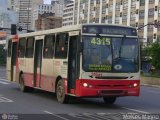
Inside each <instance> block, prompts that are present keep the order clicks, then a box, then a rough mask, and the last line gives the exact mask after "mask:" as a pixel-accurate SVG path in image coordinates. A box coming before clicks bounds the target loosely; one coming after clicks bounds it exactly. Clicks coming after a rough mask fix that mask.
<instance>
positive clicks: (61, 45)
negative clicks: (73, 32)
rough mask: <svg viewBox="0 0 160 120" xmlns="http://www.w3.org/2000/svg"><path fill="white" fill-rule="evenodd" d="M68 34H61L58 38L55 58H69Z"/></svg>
mask: <svg viewBox="0 0 160 120" xmlns="http://www.w3.org/2000/svg"><path fill="white" fill-rule="evenodd" d="M67 51H68V33H60V34H58V35H57V36H56V50H55V58H61V59H65V58H67Z"/></svg>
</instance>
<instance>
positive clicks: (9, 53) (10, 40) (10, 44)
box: [7, 39, 12, 57]
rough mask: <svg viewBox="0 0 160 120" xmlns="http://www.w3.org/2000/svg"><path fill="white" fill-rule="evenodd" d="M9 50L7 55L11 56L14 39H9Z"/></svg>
mask: <svg viewBox="0 0 160 120" xmlns="http://www.w3.org/2000/svg"><path fill="white" fill-rule="evenodd" d="M7 47H8V50H7V57H11V55H12V39H9V40H8V45H7Z"/></svg>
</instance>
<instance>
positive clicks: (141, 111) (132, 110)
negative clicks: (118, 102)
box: [121, 107, 150, 114]
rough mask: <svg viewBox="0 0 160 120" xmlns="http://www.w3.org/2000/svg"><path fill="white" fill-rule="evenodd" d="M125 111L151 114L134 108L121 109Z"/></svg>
mask: <svg viewBox="0 0 160 120" xmlns="http://www.w3.org/2000/svg"><path fill="white" fill-rule="evenodd" d="M121 108H123V109H127V110H131V111H134V112H140V113H144V114H150V113H149V112H145V111H141V110H136V109H132V108H126V107H121Z"/></svg>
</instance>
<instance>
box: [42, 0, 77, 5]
mask: <svg viewBox="0 0 160 120" xmlns="http://www.w3.org/2000/svg"><path fill="white" fill-rule="evenodd" d="M43 1H44V4H51V0H43ZM72 1H74V0H72Z"/></svg>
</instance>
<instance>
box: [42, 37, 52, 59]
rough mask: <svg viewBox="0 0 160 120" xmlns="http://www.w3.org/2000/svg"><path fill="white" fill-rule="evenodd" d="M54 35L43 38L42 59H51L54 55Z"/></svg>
mask: <svg viewBox="0 0 160 120" xmlns="http://www.w3.org/2000/svg"><path fill="white" fill-rule="evenodd" d="M54 44H55V35H48V36H46V37H45V41H44V49H43V57H44V58H53V55H54Z"/></svg>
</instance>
